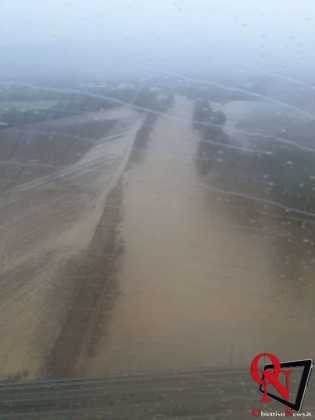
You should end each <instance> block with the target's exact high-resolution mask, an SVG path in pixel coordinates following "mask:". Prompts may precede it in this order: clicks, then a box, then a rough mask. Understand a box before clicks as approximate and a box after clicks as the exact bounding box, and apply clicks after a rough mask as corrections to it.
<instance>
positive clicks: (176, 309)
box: [88, 97, 315, 375]
mask: <svg viewBox="0 0 315 420" xmlns="http://www.w3.org/2000/svg"><path fill="white" fill-rule="evenodd" d="M192 112H193V103H192V102H191V101H189V100H187V99H184V98H181V97H178V98H176V101H175V105H174V107H173V108H172V109H171V110H170V111H169V113H168V114H167V115H166V116H165V117H160V118H159V119H158V120H157V122H156V125H155V127H154V129H153V132H152V135H151V140H150V142H149V144H148V145H147V148H146V151H145V154H144V157H143V159H142V161H140V162H138V163H137V164H135V165H133V166H132V167H131V168H130V169H129V170H128V171H127V172H126V173H125V177H124V184H123V203H122V206H123V220H122V223H121V227H120V236H121V238H122V240H123V243H124V252H123V255H122V256H121V258H120V260H121V263H120V266H119V270H118V287H119V290H120V293H119V296H118V297H117V300H116V302H115V305H114V308H113V311H112V314H111V318H110V325H109V326H108V327H106V334H105V333H104V338H103V340H100V342H99V345H98V350H97V352H96V353H95V355H94V356H93V357H92V358H91V360H90V363H89V366H88V373H89V374H91V375H104V374H106V373H109V372H110V373H118V372H120V373H121V372H126V373H130V372H142V371H162V370H166V369H194V368H200V367H211V368H237V367H247V366H249V363H250V360H251V359H252V357H253V356H254V355H255V354H256V353H258V352H263V351H271V352H274V353H275V354H277V355H278V356H279V357H280V358H281V359H293V358H306V357H312V351H313V349H314V344H315V337H314V335H313V334H312V328H313V325H314V321H315V311H314V296H315V286H314V276H313V267H314V266H313V265H312V264H313V263H314V262H315V254H314V243H313V242H312V241H311V240H309V239H305V235H304V234H305V226H304V228H303V229H304V230H303V229H300V228H299V227H296V226H295V225H294V222H292V223H291V221H290V216H286V215H285V214H283V213H284V212H282V213H281V212H280V210H279V209H278V208H276V207H273V206H272V205H270V206H266V205H263V204H260V203H259V202H258V203H257V202H252V201H251V200H247V199H241V198H239V197H233V195H229V194H226V193H222V194H221V193H220V192H219V191H217V190H214V189H211V176H210V177H209V176H208V177H207V178H204V177H201V176H200V175H198V170H197V168H196V150H197V145H198V138H197V137H198V134H197V132H193V129H192ZM222 165H224V159H222ZM224 169H225V171H226V174H227V176H228V174H229V168H228V167H226V168H224ZM306 229H307V227H306Z"/></svg>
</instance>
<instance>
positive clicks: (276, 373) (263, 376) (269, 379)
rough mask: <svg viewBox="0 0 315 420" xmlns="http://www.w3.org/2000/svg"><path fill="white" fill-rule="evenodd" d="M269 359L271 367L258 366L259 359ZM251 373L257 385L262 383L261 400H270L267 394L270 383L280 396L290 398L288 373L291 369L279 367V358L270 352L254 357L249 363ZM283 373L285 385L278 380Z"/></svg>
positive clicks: (285, 398) (289, 373) (287, 399)
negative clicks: (262, 392) (262, 394)
mask: <svg viewBox="0 0 315 420" xmlns="http://www.w3.org/2000/svg"><path fill="white" fill-rule="evenodd" d="M266 359H269V361H270V362H271V364H272V369H269V370H268V369H265V370H264V367H263V368H260V367H259V364H260V362H261V360H264V361H266ZM250 370H251V375H252V378H253V379H254V381H256V382H257V383H258V384H259V385H263V391H264V396H263V398H262V402H264V403H267V402H270V401H271V398H269V396H268V386H269V385H272V386H273V387H274V389H275V390H277V392H278V393H279V394H280V395H281V397H282V398H283V399H284V400H286V401H289V398H290V375H291V369H284V368H281V364H280V361H279V359H278V358H277V357H276V356H275V355H274V354H272V353H260V354H258V355H257V356H256V357H254V359H253V361H252V364H251V368H250ZM281 374H283V375H284V377H285V385H283V383H281V382H280V375H281Z"/></svg>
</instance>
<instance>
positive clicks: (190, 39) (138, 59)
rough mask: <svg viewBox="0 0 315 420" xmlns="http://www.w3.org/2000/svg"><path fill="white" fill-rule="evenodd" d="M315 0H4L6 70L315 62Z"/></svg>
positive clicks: (290, 67)
mask: <svg viewBox="0 0 315 420" xmlns="http://www.w3.org/2000/svg"><path fill="white" fill-rule="evenodd" d="M314 43H315V2H314V0H259V1H258V0H239V1H238V0H218V1H217V0H174V1H168V0H154V1H153V0H88V1H85V0H75V1H72V0H66V1H62V0H1V5H0V48H1V51H2V53H1V55H0V57H1V58H0V60H1V63H0V76H10V75H12V76H16V75H21V76H23V75H28V74H34V75H36V74H38V75H45V74H52V73H56V74H65V75H68V76H71V75H74V74H78V75H80V74H87V75H90V76H93V75H95V76H97V77H99V76H102V75H103V74H104V75H106V74H110V73H112V72H119V71H122V72H127V71H129V70H130V71H132V70H135V71H137V70H138V69H140V68H141V69H146V71H148V69H149V68H153V69H154V70H155V71H157V72H163V71H168V70H174V71H183V72H185V73H187V72H188V73H190V72H195V73H198V72H200V73H202V72H206V71H208V70H211V69H215V68H216V69H221V68H223V69H225V70H226V71H235V72H240V71H242V70H244V69H246V68H247V69H248V68H253V69H254V68H256V69H257V68H260V69H263V70H265V71H276V72H278V71H281V72H285V73H287V74H288V75H290V76H293V77H294V76H295V77H302V76H303V72H304V73H305V71H306V70H308V72H309V73H313V71H314V58H313V57H314Z"/></svg>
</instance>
